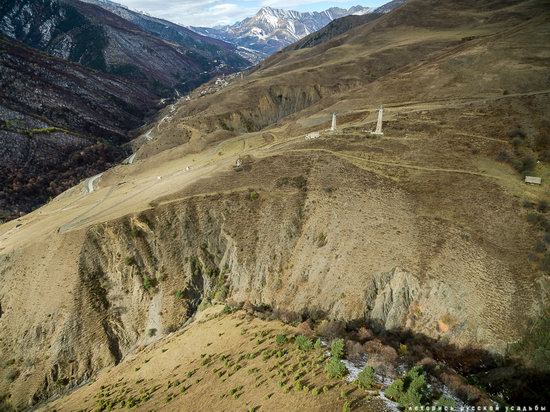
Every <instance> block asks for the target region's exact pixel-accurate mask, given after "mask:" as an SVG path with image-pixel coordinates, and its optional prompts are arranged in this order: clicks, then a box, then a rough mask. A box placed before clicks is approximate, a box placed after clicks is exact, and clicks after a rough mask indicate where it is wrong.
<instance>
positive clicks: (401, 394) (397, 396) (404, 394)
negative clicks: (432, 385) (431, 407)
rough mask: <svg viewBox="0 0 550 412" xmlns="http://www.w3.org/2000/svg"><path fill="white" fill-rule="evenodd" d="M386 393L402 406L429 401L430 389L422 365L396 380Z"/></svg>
mask: <svg viewBox="0 0 550 412" xmlns="http://www.w3.org/2000/svg"><path fill="white" fill-rule="evenodd" d="M384 394H385V395H386V396H387V397H388V398H390V399H392V400H393V401H395V402H397V403H399V405H400V406H401V407H403V408H404V407H408V406H420V405H422V404H423V403H426V402H427V401H429V398H430V390H429V388H428V384H427V382H426V375H425V373H424V371H423V369H422V367H421V366H415V367H414V368H412V369H411V370H409V371H408V372H407V373H406V374H405V376H404V377H403V379H397V380H395V381H394V382H393V383H392V384H391V385H390V386H389V387H388V388H387V389H386V390H385V391H384Z"/></svg>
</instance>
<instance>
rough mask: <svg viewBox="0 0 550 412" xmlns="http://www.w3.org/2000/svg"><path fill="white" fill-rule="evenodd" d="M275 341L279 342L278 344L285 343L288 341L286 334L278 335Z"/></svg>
mask: <svg viewBox="0 0 550 412" xmlns="http://www.w3.org/2000/svg"><path fill="white" fill-rule="evenodd" d="M275 342H277V345H284V344H285V343H286V336H285V335H277V336H276V337H275Z"/></svg>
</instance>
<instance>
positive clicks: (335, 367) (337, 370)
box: [325, 357, 348, 379]
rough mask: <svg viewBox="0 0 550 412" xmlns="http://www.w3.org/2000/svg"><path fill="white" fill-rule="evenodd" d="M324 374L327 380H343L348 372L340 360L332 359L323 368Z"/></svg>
mask: <svg viewBox="0 0 550 412" xmlns="http://www.w3.org/2000/svg"><path fill="white" fill-rule="evenodd" d="M325 372H326V373H327V375H328V377H329V378H332V379H339V378H343V377H344V376H345V375H346V374H347V373H348V370H347V368H346V365H344V363H343V362H342V361H341V360H340V359H338V358H335V357H332V358H330V361H329V362H328V363H327V364H326V366H325Z"/></svg>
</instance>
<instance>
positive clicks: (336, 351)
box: [330, 339, 344, 359]
mask: <svg viewBox="0 0 550 412" xmlns="http://www.w3.org/2000/svg"><path fill="white" fill-rule="evenodd" d="M330 353H331V355H332V357H333V358H336V359H342V358H343V357H344V339H334V340H333V341H332V344H331V345H330Z"/></svg>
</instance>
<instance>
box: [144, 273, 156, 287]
mask: <svg viewBox="0 0 550 412" xmlns="http://www.w3.org/2000/svg"><path fill="white" fill-rule="evenodd" d="M155 286H157V280H156V279H155V278H150V277H149V276H143V289H145V290H149V289H151V288H154V287H155Z"/></svg>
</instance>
